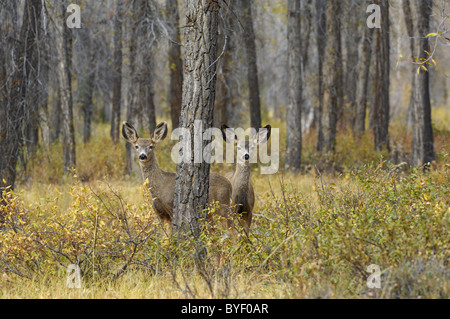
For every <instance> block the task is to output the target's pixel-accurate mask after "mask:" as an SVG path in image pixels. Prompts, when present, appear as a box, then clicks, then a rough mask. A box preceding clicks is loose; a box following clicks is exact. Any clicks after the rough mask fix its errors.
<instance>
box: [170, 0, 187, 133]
mask: <svg viewBox="0 0 450 319" xmlns="http://www.w3.org/2000/svg"><path fill="white" fill-rule="evenodd" d="M166 10H167V15H168V18H169V21H170V22H171V24H172V25H171V28H170V31H171V33H170V41H169V52H168V55H169V66H170V90H169V96H168V102H169V106H170V117H171V120H172V129H175V128H177V127H178V126H179V123H180V122H179V121H180V113H181V100H182V90H183V60H182V59H181V45H180V42H181V40H180V31H179V19H180V18H179V14H178V1H177V0H167V2H166Z"/></svg>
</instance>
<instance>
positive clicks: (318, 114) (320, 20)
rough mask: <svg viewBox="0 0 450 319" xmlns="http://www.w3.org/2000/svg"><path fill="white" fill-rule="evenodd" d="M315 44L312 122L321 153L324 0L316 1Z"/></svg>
mask: <svg viewBox="0 0 450 319" xmlns="http://www.w3.org/2000/svg"><path fill="white" fill-rule="evenodd" d="M315 4H316V28H317V30H316V32H317V33H316V43H317V63H318V65H317V86H318V90H317V93H318V99H317V100H318V105H317V107H316V108H315V112H314V118H315V120H314V122H315V123H316V125H317V128H318V137H317V150H318V151H320V152H322V150H323V127H322V113H323V95H324V86H323V60H324V52H325V45H326V38H327V35H326V28H327V25H326V24H327V21H326V10H325V0H316V1H315Z"/></svg>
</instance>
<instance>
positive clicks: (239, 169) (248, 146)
mask: <svg viewBox="0 0 450 319" xmlns="http://www.w3.org/2000/svg"><path fill="white" fill-rule="evenodd" d="M271 128H272V127H271V126H270V125H267V126H266V127H264V129H262V130H260V131H259V133H257V134H256V135H253V136H251V137H250V139H249V140H248V141H247V140H239V139H238V138H237V136H236V135H235V133H234V131H233V130H232V129H230V128H229V127H228V126H226V125H225V124H224V125H222V127H221V130H222V135H223V139H224V140H225V141H226V142H227V143H232V142H233V143H234V145H235V147H236V168H235V171H234V173H233V172H232V173H229V174H227V175H226V177H227V178H228V179H229V180H230V182H231V186H232V188H233V192H232V195H231V200H232V204H233V205H236V208H235V213H236V214H237V215H238V216H241V217H242V220H243V223H242V225H243V227H244V230H245V233H246V234H247V235H249V234H250V226H251V223H252V211H253V206H254V204H255V193H254V190H253V185H252V181H251V179H250V173H251V165H250V160H251V159H252V158H253V156H257V153H256V149H257V146H258V144H259V143H264V142H266V141H267V140H268V139H269V137H270V131H271Z"/></svg>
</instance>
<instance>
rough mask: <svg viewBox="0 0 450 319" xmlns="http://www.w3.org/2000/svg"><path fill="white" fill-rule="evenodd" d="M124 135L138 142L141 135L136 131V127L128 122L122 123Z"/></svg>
mask: <svg viewBox="0 0 450 319" xmlns="http://www.w3.org/2000/svg"><path fill="white" fill-rule="evenodd" d="M122 135H123V137H124V138H125V139H126V140H127V141H128V142H130V143H133V144H134V143H136V142H137V140H138V139H139V135H138V133H137V131H136V129H135V128H134V127H133V126H132V125H131V124H128V123H127V122H123V125H122Z"/></svg>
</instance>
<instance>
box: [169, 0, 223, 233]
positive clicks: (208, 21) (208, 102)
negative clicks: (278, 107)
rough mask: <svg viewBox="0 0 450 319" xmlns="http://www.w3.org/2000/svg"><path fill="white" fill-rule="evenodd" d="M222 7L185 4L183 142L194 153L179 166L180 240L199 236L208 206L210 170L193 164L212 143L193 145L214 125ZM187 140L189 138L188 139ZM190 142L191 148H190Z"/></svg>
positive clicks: (177, 213)
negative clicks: (199, 126) (199, 125)
mask: <svg viewBox="0 0 450 319" xmlns="http://www.w3.org/2000/svg"><path fill="white" fill-rule="evenodd" d="M218 12H219V5H218V4H217V3H215V2H211V1H209V0H201V1H198V0H195V1H194V0H189V1H187V2H186V18H187V21H186V27H185V29H184V30H185V34H184V39H185V44H184V48H185V68H184V84H183V103H182V108H181V117H180V125H181V127H183V128H185V129H187V131H189V133H190V141H188V140H182V141H181V143H183V145H185V146H184V148H185V149H184V151H185V152H186V151H187V148H189V149H190V151H191V158H190V161H183V162H182V163H180V164H178V166H177V179H176V184H175V199H174V216H173V220H172V222H173V231H174V233H175V234H177V235H178V236H179V237H183V236H184V235H185V234H193V236H194V237H195V238H197V237H198V236H199V234H200V225H199V218H201V217H204V216H203V215H202V210H203V209H205V208H206V207H207V203H208V192H209V169H210V165H209V164H208V163H207V162H206V161H204V160H203V161H201V164H195V163H194V156H197V155H198V154H199V153H200V154H201V153H203V149H204V148H205V146H206V145H207V144H209V143H210V140H209V141H208V140H203V141H202V143H200V145H196V144H194V138H195V135H197V134H202V135H201V136H203V133H204V132H205V131H206V130H207V129H208V128H210V127H211V126H212V121H213V109H214V94H215V85H216V76H215V73H216V53H217V31H218ZM195 120H200V121H201V123H202V128H203V131H202V132H194V121H195ZM186 138H187V137H186ZM189 143H190V145H189Z"/></svg>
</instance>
